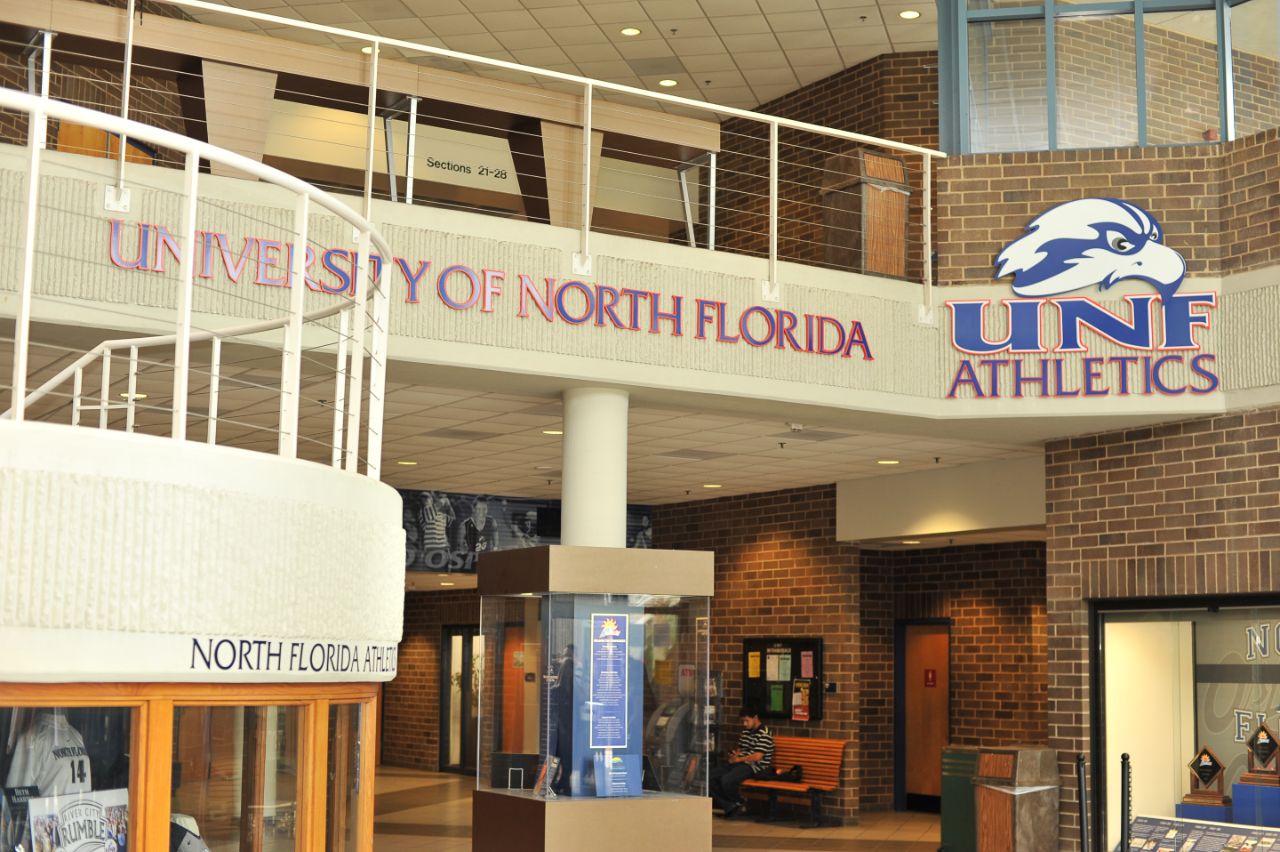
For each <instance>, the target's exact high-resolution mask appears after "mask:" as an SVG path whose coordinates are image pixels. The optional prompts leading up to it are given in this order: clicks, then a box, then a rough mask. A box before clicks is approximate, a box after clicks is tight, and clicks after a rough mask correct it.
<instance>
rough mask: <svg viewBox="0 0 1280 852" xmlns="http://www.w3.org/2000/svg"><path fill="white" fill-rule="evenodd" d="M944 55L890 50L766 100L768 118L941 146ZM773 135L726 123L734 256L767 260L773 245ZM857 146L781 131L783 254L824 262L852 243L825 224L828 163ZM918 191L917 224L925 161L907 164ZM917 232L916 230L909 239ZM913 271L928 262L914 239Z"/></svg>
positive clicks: (726, 184)
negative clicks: (832, 248) (834, 249)
mask: <svg viewBox="0 0 1280 852" xmlns="http://www.w3.org/2000/svg"><path fill="white" fill-rule="evenodd" d="M937 66H938V57H937V54H936V53H934V52H932V51H923V52H918V53H896V54H884V55H881V56H877V57H875V58H874V59H869V60H867V61H866V62H862V63H860V64H858V65H855V66H853V67H852V68H848V69H845V70H844V71H841V72H839V73H837V74H833V75H831V76H830V77H827V78H825V79H823V80H819V81H817V82H816V83H811V84H809V85H808V86H804V87H802V88H800V89H797V90H796V91H794V92H791V93H790V94H787V95H783V96H782V97H780V98H778V99H776V100H773V101H770V102H769V103H766V104H761V105H760V106H759V107H758V108H757V109H758V110H759V111H760V112H763V113H766V114H769V115H776V116H780V117H782V118H791V119H796V120H798V121H806V122H809V123H811V124H819V125H822V126H824V127H830V128H834V129H837V130H847V131H850V132H853V133H862V134H866V135H869V136H876V137H879V138H886V139H893V140H895V141H898V142H906V143H909V144H912V145H921V146H924V147H931V148H936V147H937V145H938V107H937V90H938V85H937V73H938V72H937ZM768 140H769V131H768V127H767V126H765V125H761V124H758V123H755V122H748V121H742V120H738V119H733V120H729V121H726V122H724V123H723V125H722V138H721V141H722V144H723V145H724V151H723V152H722V153H721V154H720V156H719V159H718V164H717V168H718V170H719V171H718V175H717V190H716V192H717V209H716V241H717V244H718V245H721V246H723V247H725V248H726V249H730V250H733V251H736V252H741V253H746V254H755V255H767V254H768V249H769V221H768V212H769V159H768V157H769V142H768ZM856 147H858V146H856V145H854V144H852V143H849V144H845V143H839V142H836V141H834V140H832V139H831V138H829V137H823V136H818V135H815V134H808V133H800V132H798V131H793V130H786V129H784V130H782V131H781V132H780V133H779V155H778V156H779V161H780V164H781V165H780V167H779V174H778V182H779V189H778V199H779V200H778V215H779V218H780V220H781V225H780V228H779V236H778V255H779V257H781V258H782V259H784V260H793V261H802V262H805V263H810V264H817V265H821V264H823V263H824V262H825V258H826V254H827V243H828V242H832V241H833V240H836V239H842V240H846V241H847V240H849V239H851V237H849V236H848V235H841V236H839V237H836V236H828V235H827V233H826V231H825V229H824V228H823V224H822V220H823V209H822V206H821V205H822V204H823V199H822V194H821V189H822V187H823V185H824V183H826V182H829V181H830V180H831V179H832V178H835V177H838V176H837V175H833V174H830V173H829V172H828V170H827V168H826V166H827V161H828V158H830V157H831V156H832V155H835V154H841V153H846V152H848V151H850V150H852V149H854V148H856ZM906 163H907V168H908V171H909V177H910V183H911V185H912V187H913V190H912V197H911V211H910V219H911V222H913V223H918V222H919V216H920V200H921V194H920V168H921V164H920V158H919V157H914V156H909V157H907V158H906ZM912 233H915V234H918V233H919V227H918V225H912V226H909V228H908V234H912ZM912 243H913V245H912V247H913V248H914V249H915V252H914V254H913V255H912V258H913V260H912V267H911V268H912V269H917V268H918V267H919V263H920V257H919V245H918V240H913V241H912Z"/></svg>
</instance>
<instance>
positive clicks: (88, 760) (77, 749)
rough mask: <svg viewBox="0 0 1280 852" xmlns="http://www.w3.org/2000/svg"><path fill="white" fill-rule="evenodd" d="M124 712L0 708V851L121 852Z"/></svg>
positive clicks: (126, 744)
mask: <svg viewBox="0 0 1280 852" xmlns="http://www.w3.org/2000/svg"><path fill="white" fill-rule="evenodd" d="M131 723H132V710H131V709H130V708H128V707H106V708H103V707H18V708H13V707H0V744H3V748H0V778H3V779H4V785H3V790H2V791H0V848H3V849H19V848H20V849H24V850H40V849H49V850H55V849H63V848H73V847H74V846H75V845H76V844H79V843H82V842H83V841H85V840H86V839H88V840H91V841H92V840H93V839H97V840H98V841H99V842H100V843H101V844H102V845H100V846H96V847H94V848H98V849H104V850H106V852H116V850H122V849H124V848H126V846H127V844H128V837H127V835H128V830H129V789H128V788H129V753H130V750H131V748H130V745H131V744H130V735H131V728H132V725H131Z"/></svg>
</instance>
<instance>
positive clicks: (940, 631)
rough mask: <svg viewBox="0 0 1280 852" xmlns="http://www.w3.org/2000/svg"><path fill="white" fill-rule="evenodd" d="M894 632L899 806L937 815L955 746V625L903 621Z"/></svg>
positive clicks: (896, 800)
mask: <svg viewBox="0 0 1280 852" xmlns="http://www.w3.org/2000/svg"><path fill="white" fill-rule="evenodd" d="M894 632H895V637H894V638H895V643H894V644H895V653H894V680H895V689H894V697H895V702H894V703H895V706H896V707H897V712H896V713H895V714H894V769H895V771H894V782H893V786H894V791H893V799H894V807H896V808H897V809H898V810H910V811H931V812H934V813H936V812H938V810H939V809H940V808H941V804H942V750H943V749H944V748H946V747H947V745H949V744H950V741H951V621H950V620H949V619H913V620H904V621H899V622H897V625H896V628H895V631H894Z"/></svg>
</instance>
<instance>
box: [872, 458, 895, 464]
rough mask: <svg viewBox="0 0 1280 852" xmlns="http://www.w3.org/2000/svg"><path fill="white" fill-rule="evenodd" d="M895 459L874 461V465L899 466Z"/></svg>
mask: <svg viewBox="0 0 1280 852" xmlns="http://www.w3.org/2000/svg"><path fill="white" fill-rule="evenodd" d="M899 463H900V462H899V461H898V460H897V459H876V464H899Z"/></svg>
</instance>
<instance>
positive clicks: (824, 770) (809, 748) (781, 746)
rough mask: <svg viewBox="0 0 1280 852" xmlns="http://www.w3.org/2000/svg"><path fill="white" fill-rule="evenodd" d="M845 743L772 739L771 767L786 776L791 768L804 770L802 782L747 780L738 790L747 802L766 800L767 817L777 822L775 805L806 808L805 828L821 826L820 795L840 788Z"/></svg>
mask: <svg viewBox="0 0 1280 852" xmlns="http://www.w3.org/2000/svg"><path fill="white" fill-rule="evenodd" d="M846 745H848V742H847V741H846V740H819V739H813V738H811V737H786V736H776V737H774V738H773V766H774V768H775V769H777V770H778V771H779V772H786V771H787V770H789V769H790V768H791V767H793V766H800V767H803V772H802V775H801V780H799V781H779V780H773V779H768V778H748V779H747V780H746V781H743V782H742V786H741V787H740V788H739V790H740V791H741V794H742V796H743V797H745V798H749V799H766V800H767V801H768V802H769V817H770V818H771V819H772V818H776V817H777V810H778V803H779V802H786V803H787V804H798V805H808V806H809V822H808V823H805V824H804V826H805V827H806V828H813V827H816V826H819V825H821V824H822V795H823V794H824V793H830V792H832V791H833V790H835V789H836V788H838V787H839V786H840V767H841V765H842V764H843V762H844V747H845V746H846Z"/></svg>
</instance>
